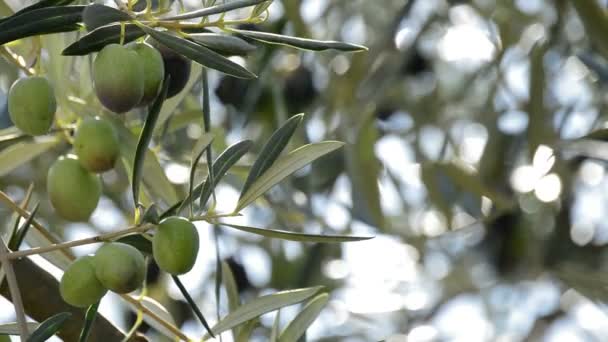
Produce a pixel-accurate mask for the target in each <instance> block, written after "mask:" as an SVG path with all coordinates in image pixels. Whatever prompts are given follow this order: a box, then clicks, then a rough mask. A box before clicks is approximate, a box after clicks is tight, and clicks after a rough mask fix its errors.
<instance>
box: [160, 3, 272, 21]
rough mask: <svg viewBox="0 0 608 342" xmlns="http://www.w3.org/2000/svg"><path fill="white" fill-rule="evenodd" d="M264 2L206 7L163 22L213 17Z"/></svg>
mask: <svg viewBox="0 0 608 342" xmlns="http://www.w3.org/2000/svg"><path fill="white" fill-rule="evenodd" d="M264 1H266V0H233V1H230V2H227V3H224V4H221V5H217V6H211V7H206V8H203V9H200V10H196V11H192V12H186V13H181V14H178V15H174V16H170V17H165V18H163V20H184V19H194V18H200V17H204V16H208V15H212V14H218V13H224V12H228V11H232V10H235V9H239V8H243V7H248V6H253V5H257V4H259V3H261V2H264Z"/></svg>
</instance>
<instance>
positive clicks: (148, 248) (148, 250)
mask: <svg viewBox="0 0 608 342" xmlns="http://www.w3.org/2000/svg"><path fill="white" fill-rule="evenodd" d="M116 242H122V243H126V244H127V245H131V246H133V247H135V248H137V249H138V250H139V251H140V252H142V253H144V254H147V255H152V241H150V240H148V239H146V238H145V237H143V236H142V235H141V234H129V235H125V236H123V237H121V238H120V239H118V240H116Z"/></svg>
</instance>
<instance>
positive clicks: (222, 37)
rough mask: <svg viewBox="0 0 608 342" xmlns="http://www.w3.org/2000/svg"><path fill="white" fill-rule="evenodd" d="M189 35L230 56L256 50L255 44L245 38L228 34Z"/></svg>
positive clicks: (194, 39)
mask: <svg viewBox="0 0 608 342" xmlns="http://www.w3.org/2000/svg"><path fill="white" fill-rule="evenodd" d="M188 37H190V39H192V40H193V41H195V42H196V43H198V44H201V45H204V46H206V47H208V48H210V49H211V50H213V51H216V52H219V53H221V54H224V55H229V56H243V55H247V54H249V53H251V52H253V51H255V46H254V45H251V44H249V43H248V42H246V41H245V40H243V39H241V38H239V37H236V36H233V35H228V34H220V33H196V34H191V35H189V36H188Z"/></svg>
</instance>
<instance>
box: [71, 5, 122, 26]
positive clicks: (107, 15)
mask: <svg viewBox="0 0 608 342" xmlns="http://www.w3.org/2000/svg"><path fill="white" fill-rule="evenodd" d="M129 20H133V17H131V15H129V14H128V13H126V12H123V11H121V10H117V9H115V8H112V7H109V6H104V5H100V4H92V5H89V6H87V7H86V8H85V9H84V11H83V12H82V21H83V22H84V24H85V25H86V27H87V29H88V30H89V31H91V30H94V29H96V28H98V27H102V26H105V25H107V24H111V23H115V22H119V21H129Z"/></svg>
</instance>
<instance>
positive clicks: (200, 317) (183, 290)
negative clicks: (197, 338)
mask: <svg viewBox="0 0 608 342" xmlns="http://www.w3.org/2000/svg"><path fill="white" fill-rule="evenodd" d="M171 279H173V282H174V283H175V285H176V286H177V288H178V289H179V292H181V293H182V296H184V299H186V302H188V305H190V308H191V309H192V311H194V315H195V316H196V318H198V320H199V321H200V322H201V324H202V325H203V326H204V327H205V330H207V333H209V335H211V337H215V336H214V335H213V332H212V331H211V327H209V324H208V323H207V320H206V319H205V316H203V313H202V312H201V310H200V309H199V308H198V306H197V305H196V302H194V299H192V297H191V296H190V294H189V293H188V290H186V288H185V287H184V284H182V282H181V281H180V280H179V278H178V277H177V276H176V275H172V276H171Z"/></svg>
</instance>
